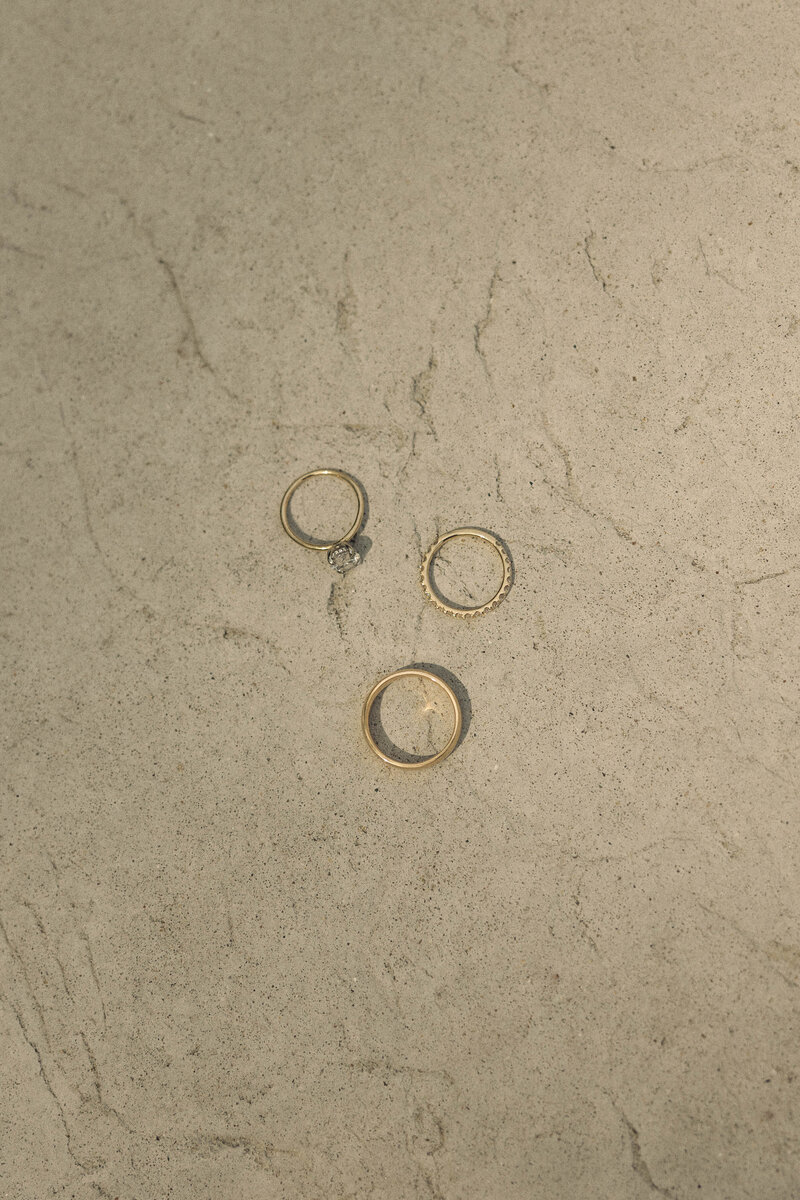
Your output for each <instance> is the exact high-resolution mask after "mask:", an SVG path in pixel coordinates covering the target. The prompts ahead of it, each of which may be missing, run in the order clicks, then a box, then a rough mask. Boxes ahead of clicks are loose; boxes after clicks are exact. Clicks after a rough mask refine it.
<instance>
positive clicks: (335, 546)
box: [281, 467, 364, 575]
mask: <svg viewBox="0 0 800 1200" xmlns="http://www.w3.org/2000/svg"><path fill="white" fill-rule="evenodd" d="M318 475H332V476H333V477H334V478H336V479H343V480H344V482H345V483H346V484H348V486H349V487H351V488H352V489H353V491H354V492H355V494H356V499H357V500H358V512H357V513H356V518H355V520H354V521H353V524H352V525H351V526H350V528H349V529H348V531H347V533H346V534H345V535H344V537H341V538H338V539H337V540H336V541H335V542H314V541H310V540H309V539H308V538H305V537H303V535H302V534H301V533H299V532H298V531H297V529H296V528H295V526H294V525H293V524H292V521H291V517H290V515H289V504H290V502H291V499H292V496H293V495H294V494H295V492H296V491H297V489H298V488H299V487H300V485H301V484H302V483H305V482H306V480H307V479H315V478H316V477H317V476H318ZM363 520H364V493H363V491H362V490H361V486H360V484H359V483H358V482H357V481H356V480H355V479H353V476H352V475H348V474H347V472H346V471H338V470H337V469H336V468H335V467H321V468H320V469H319V470H318V471H306V473H305V475H301V476H300V478H299V479H295V481H294V483H292V484H290V485H289V487H288V488H287V489H286V493H285V495H284V497H283V500H282V501H281V524H282V525H283V528H284V529H285V530H286V532H287V533H288V535H289V537H290V538H292V539H293V540H294V541H295V542H297V543H298V544H299V545H300V546H305V548H306V549H307V550H326V551H327V554H328V563H329V564H330V566H332V567H333V569H334V571H338V572H339V574H340V575H344V573H345V572H346V571H349V570H350V569H351V567H357V566H358V564H359V563H360V562H361V555H360V554H359V553H358V551H357V550H356V548H355V545H354V544H353V539H354V538H355V536H356V534H357V533H358V531H359V529H360V528H361V522H362V521H363Z"/></svg>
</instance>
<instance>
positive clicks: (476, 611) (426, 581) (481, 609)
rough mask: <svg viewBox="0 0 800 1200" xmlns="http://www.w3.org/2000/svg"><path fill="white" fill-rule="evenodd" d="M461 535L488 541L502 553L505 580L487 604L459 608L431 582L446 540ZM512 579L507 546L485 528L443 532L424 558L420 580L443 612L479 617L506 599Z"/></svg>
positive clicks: (427, 595)
mask: <svg viewBox="0 0 800 1200" xmlns="http://www.w3.org/2000/svg"><path fill="white" fill-rule="evenodd" d="M459 537H474V538H480V540H481V541H483V542H488V543H489V545H490V546H492V547H494V549H495V550H496V551H497V553H498V554H499V555H500V561H501V562H502V564H503V582H502V583H501V584H500V587H499V588H498V590H497V592H495V594H494V596H492V598H491V600H488V601H487V602H486V604H480V605H478V606H477V607H476V608H458V607H457V606H456V605H454V604H448V602H447V601H446V600H444V599H443V598H442V597H441V596H439V595H438V594H437V593H436V592H435V591H434V588H433V584H432V582H431V568H432V566H433V560H434V558H435V557H436V555H437V554H438V553H439V551H440V550H441V548H442V546H443V545H444V544H445V542H449V541H450V540H451V539H452V538H459ZM511 579H512V567H511V559H510V558H509V557H508V553H507V551H506V548H505V546H504V545H503V543H502V542H501V541H499V540H498V539H497V538H496V537H493V536H492V534H491V533H487V532H486V530H485V529H472V528H468V529H451V530H450V532H449V533H445V534H443V535H442V537H440V538H439V540H438V542H434V543H433V545H432V546H431V548H430V550H429V551H428V553H427V554H426V555H425V557H424V558H423V560H422V567H421V568H420V582H421V583H422V590H423V592H424V593H425V595H426V597H427V598H428V600H430V601H431V603H432V604H435V605H436V607H437V608H438V609H439V610H440V611H441V612H444V613H448V614H449V615H450V616H451V617H479V616H480V615H481V614H482V613H486V612H489V611H490V610H491V609H493V608H497V605H498V604H499V603H500V601H501V600H504V599H505V597H506V596H507V595H508V591H509V588H510V587H511Z"/></svg>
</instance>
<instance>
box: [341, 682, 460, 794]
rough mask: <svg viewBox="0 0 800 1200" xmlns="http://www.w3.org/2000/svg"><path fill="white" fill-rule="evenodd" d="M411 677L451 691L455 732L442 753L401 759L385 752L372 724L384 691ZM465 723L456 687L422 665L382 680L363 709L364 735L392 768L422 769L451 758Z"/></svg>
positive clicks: (367, 699) (447, 691) (376, 752)
mask: <svg viewBox="0 0 800 1200" xmlns="http://www.w3.org/2000/svg"><path fill="white" fill-rule="evenodd" d="M408 677H413V678H418V679H427V680H428V681H429V682H430V683H435V684H436V685H437V687H440V688H441V689H442V691H444V692H446V693H447V696H448V698H449V700H450V703H451V704H452V706H453V732H452V733H451V734H450V740H449V741H448V743H447V745H446V746H444V747H443V748H442V749H441V750H439V751H438V753H436V754H433V755H431V757H430V758H423V759H421V760H420V761H418V762H402V761H401V760H400V759H399V758H392V757H391V756H390V755H389V754H384V752H383V750H381V749H380V747H379V746H378V743H377V742H376V741H375V738H374V737H373V736H372V730H371V729H370V727H369V719H370V715H371V713H372V708H373V705H374V704H375V701H376V700H377V699H378V697H379V696H380V694H381V693H382V692H383V691H384V690H385V689H386V688H387V687H388V686H389V684H390V683H394V681H395V680H396V679H405V678H408ZM462 723H463V722H462V716H461V705H460V704H459V703H458V697H457V696H456V694H455V692H454V691H453V689H452V688H451V687H450V685H449V684H447V683H445V681H444V680H443V679H440V677H439V676H438V675H434V674H433V672H432V671H423V670H422V668H421V667H403V669H402V670H400V671H392V673H391V675H385V676H384V677H383V679H379V680H378V682H377V683H376V684H375V686H374V688H373V689H372V691H371V692H370V694H369V695H368V696H367V698H366V700H365V701H364V707H363V709H362V710H361V728H362V729H363V731H364V737H365V738H366V739H367V742H368V744H369V747H370V749H371V750H372V751H374V753H375V754H377V756H378V758H380V759H382V760H383V762H385V763H387V764H388V765H389V766H390V767H402V768H403V770H405V771H418V770H419V769H420V768H421V767H432V766H433V764H434V763H437V762H441V761H442V759H443V758H447V756H448V754H452V752H453V750H455V748H456V746H457V745H458V739H459V738H460V737H461V726H462Z"/></svg>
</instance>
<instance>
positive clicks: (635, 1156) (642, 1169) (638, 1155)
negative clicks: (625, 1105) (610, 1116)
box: [615, 1105, 675, 1200]
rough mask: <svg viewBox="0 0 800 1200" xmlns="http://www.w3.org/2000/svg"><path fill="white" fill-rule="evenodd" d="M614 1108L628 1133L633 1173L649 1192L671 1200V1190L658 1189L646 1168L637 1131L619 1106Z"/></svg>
mask: <svg viewBox="0 0 800 1200" xmlns="http://www.w3.org/2000/svg"><path fill="white" fill-rule="evenodd" d="M615 1108H616V1110H617V1113H618V1114H619V1116H620V1117H621V1119H622V1121H623V1124H624V1125H625V1129H626V1130H627V1133H628V1139H629V1141H630V1146H631V1166H632V1167H633V1169H634V1171H635V1172H636V1174H637V1175H638V1176H639V1178H640V1179H641V1180H642V1182H643V1183H646V1184H647V1186H648V1187H649V1188H650V1190H651V1191H653V1192H656V1193H657V1194H658V1195H659V1196H667V1197H669V1198H670V1200H671V1198H672V1197H674V1195H675V1193H674V1192H673V1191H672V1189H671V1188H665V1187H659V1185H658V1184H657V1183H656V1182H655V1180H654V1179H653V1176H652V1175H651V1174H650V1168H649V1167H648V1165H647V1162H646V1161H645V1157H644V1155H643V1154H642V1147H641V1144H640V1142H639V1131H638V1129H637V1128H636V1126H635V1125H634V1124H633V1123H632V1122H631V1121H629V1120H628V1118H627V1116H626V1115H625V1113H624V1112H623V1110H622V1109H621V1108H620V1107H619V1105H615Z"/></svg>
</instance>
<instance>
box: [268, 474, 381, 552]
mask: <svg viewBox="0 0 800 1200" xmlns="http://www.w3.org/2000/svg"><path fill="white" fill-rule="evenodd" d="M347 474H348V475H349V476H350V478H351V479H352V480H353V482H354V483H355V484H356V485H357V487H358V490H359V491H360V492H361V497H362V499H363V501H364V515H363V517H362V518H361V524H360V526H359V528H358V532H357V533H356V534H355V536H354V537H353V538H352V539H351V541H350V545H352V546H355V548H356V550H357V551H358V553H359V556H360V557H361V561H362V562H363V561H364V559H365V558H366V557H367V555H368V554H369V552H370V550H371V549H372V538H369V537H367V536H366V534H364V533H363V532H362V531H363V529H364V526H365V525H366V523H367V521H368V520H369V498H368V496H367V489H366V488H365V487H364V484H363V483H362V482H361V480H360V479H359V478H358V476H357V475H354V474H353V473H352V471H348V472H347ZM286 520H287V522H288V523H289V525H291V527H292V529H293V530H294V531H295V533H297V534H299V535H300V537H302V538H305V540H306V541H307V542H316V540H317V539H316V538H313V537H311V536H310V535H309V534H307V533H306V532H305V531H304V530H302V529H301V528H300V526H299V525H298V524H297V522H296V521H295V519H294V517H293V516H292V505H291V501H290V503H289V507H288V509H287V510H286ZM327 544H328V543H327V542H319V543H318V544H317V545H315V546H314V547H313V549H314V550H322V549H323V547H324V546H326V545H327Z"/></svg>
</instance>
